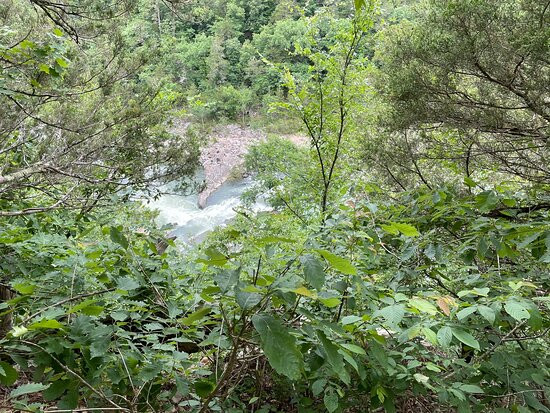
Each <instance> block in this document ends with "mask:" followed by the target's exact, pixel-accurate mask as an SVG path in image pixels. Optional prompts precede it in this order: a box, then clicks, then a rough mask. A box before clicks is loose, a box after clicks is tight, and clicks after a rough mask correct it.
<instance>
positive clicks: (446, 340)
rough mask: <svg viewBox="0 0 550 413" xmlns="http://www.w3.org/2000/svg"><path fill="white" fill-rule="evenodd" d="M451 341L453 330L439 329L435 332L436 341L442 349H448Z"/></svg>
mask: <svg viewBox="0 0 550 413" xmlns="http://www.w3.org/2000/svg"><path fill="white" fill-rule="evenodd" d="M452 340H453V330H452V329H451V327H447V326H445V327H441V328H440V329H439V331H438V332H437V341H439V344H441V346H442V347H449V345H450V344H451V341H452Z"/></svg>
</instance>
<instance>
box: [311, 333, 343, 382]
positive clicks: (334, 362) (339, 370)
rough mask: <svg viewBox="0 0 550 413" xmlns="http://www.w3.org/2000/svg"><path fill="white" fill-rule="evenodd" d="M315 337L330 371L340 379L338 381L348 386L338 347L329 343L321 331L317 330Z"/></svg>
mask: <svg viewBox="0 0 550 413" xmlns="http://www.w3.org/2000/svg"><path fill="white" fill-rule="evenodd" d="M317 336H318V337H319V340H320V341H321V344H322V345H323V349H324V350H325V354H326V355H327V361H328V363H329V364H330V365H331V366H332V370H333V371H334V372H335V373H336V374H337V375H338V377H340V380H342V381H343V382H344V383H346V384H349V383H350V377H349V374H348V372H347V370H346V367H345V365H344V361H343V358H342V355H341V354H340V353H339V352H338V346H336V344H334V343H333V342H332V341H330V340H329V339H328V338H327V336H326V335H325V333H324V332H323V331H321V330H317Z"/></svg>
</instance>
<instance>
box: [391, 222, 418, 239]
mask: <svg viewBox="0 0 550 413" xmlns="http://www.w3.org/2000/svg"><path fill="white" fill-rule="evenodd" d="M391 225H392V226H393V227H395V228H397V230H398V231H399V232H400V233H402V234H403V235H405V236H406V237H418V236H419V235H420V232H418V230H417V229H416V228H415V227H413V226H412V225H409V224H403V223H397V222H392V224H391Z"/></svg>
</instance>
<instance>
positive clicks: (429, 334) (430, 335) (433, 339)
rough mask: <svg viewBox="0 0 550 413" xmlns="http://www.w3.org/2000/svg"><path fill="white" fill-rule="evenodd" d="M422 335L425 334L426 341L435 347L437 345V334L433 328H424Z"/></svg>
mask: <svg viewBox="0 0 550 413" xmlns="http://www.w3.org/2000/svg"><path fill="white" fill-rule="evenodd" d="M422 334H424V337H426V340H428V341H429V342H430V343H431V344H433V345H434V346H436V345H437V334H436V333H435V332H434V331H433V330H432V329H431V328H428V327H424V328H423V329H422Z"/></svg>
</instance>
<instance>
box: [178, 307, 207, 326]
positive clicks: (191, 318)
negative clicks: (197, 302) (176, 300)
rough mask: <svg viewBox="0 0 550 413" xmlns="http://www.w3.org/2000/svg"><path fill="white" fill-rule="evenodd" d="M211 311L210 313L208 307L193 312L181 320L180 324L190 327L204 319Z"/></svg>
mask: <svg viewBox="0 0 550 413" xmlns="http://www.w3.org/2000/svg"><path fill="white" fill-rule="evenodd" d="M211 311H212V309H211V308H210V307H203V308H200V309H198V310H197V311H195V312H194V313H191V314H190V315H188V316H187V317H185V318H184V319H182V320H181V322H182V323H183V325H186V326H190V325H191V324H193V323H194V322H195V321H198V320H200V319H202V318H204V317H206V316H207V315H208V314H210V312H211Z"/></svg>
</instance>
